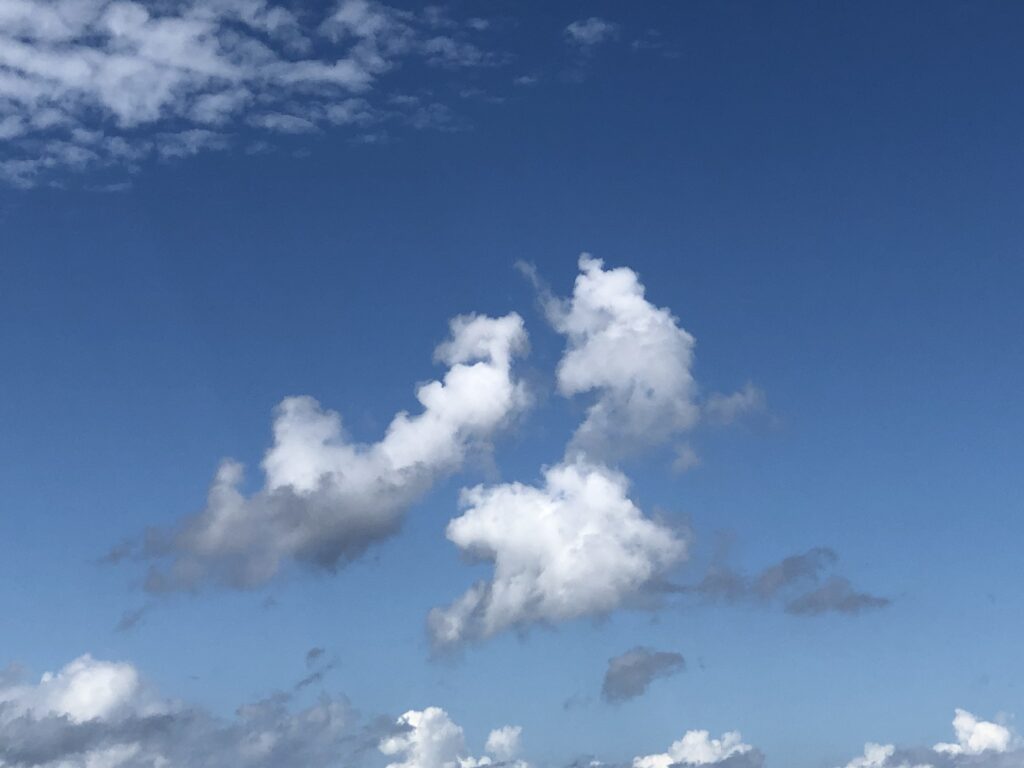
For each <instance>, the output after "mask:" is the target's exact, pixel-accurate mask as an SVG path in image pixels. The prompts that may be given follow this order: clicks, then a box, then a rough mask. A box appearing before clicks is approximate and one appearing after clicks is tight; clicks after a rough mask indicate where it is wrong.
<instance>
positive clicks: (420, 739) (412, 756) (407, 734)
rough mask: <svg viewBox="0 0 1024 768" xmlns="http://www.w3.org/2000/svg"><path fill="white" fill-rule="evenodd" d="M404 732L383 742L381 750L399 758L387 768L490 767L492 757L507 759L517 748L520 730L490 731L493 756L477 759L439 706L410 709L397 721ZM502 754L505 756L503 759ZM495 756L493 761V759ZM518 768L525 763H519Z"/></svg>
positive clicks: (489, 746) (490, 750) (522, 767)
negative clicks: (510, 749) (470, 754)
mask: <svg viewBox="0 0 1024 768" xmlns="http://www.w3.org/2000/svg"><path fill="white" fill-rule="evenodd" d="M397 726H398V728H400V729H401V732H399V733H396V734H394V735H392V736H389V737H387V738H385V739H383V740H382V741H381V742H380V745H379V749H380V751H381V752H382V753H383V754H384V755H387V756H388V757H391V758H396V759H395V761H394V762H391V763H388V765H387V768H477V767H478V766H483V765H491V764H492V763H493V758H498V759H507V757H508V756H510V755H511V753H509V752H508V749H509V747H511V748H512V751H513V752H514V751H515V749H516V748H518V743H519V735H520V732H521V731H522V729H521V728H519V727H518V726H517V727H512V726H505V727H503V728H500V729H498V730H494V731H491V734H490V737H489V738H488V739H487V751H488V752H490V753H491V755H485V756H483V757H479V758H475V757H471V756H469V755H467V754H466V743H465V738H464V736H463V732H462V727H461V726H459V725H456V724H455V723H454V722H452V720H451V718H450V717H449V716H448V713H447V712H445V711H444V710H443V709H441V708H440V707H427V708H426V709H423V710H415V709H414V710H410V711H408V712H406V713H405V714H404V715H402V716H401V717H399V718H398V722H397ZM502 755H506V756H505V757H502ZM492 756H493V758H492ZM517 765H518V766H519V768H526V764H525V763H522V762H519V763H518V764H517Z"/></svg>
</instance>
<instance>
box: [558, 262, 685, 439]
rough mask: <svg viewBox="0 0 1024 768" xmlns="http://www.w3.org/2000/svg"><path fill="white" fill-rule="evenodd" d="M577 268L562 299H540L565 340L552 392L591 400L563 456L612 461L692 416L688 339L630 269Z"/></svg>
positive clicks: (593, 264) (665, 436)
mask: <svg viewBox="0 0 1024 768" xmlns="http://www.w3.org/2000/svg"><path fill="white" fill-rule="evenodd" d="M579 268H580V274H579V276H578V277H577V278H576V284H575V287H574V289H573V295H572V297H571V298H570V299H565V300H559V299H555V298H551V297H542V298H544V303H545V306H546V308H547V314H548V318H549V320H550V321H551V323H552V325H553V326H554V327H555V329H556V330H558V331H559V332H560V333H562V334H564V335H565V336H566V338H567V345H566V349H565V353H564V354H563V356H562V359H561V361H560V362H559V364H558V373H557V377H558V389H559V391H560V392H561V393H562V394H563V395H565V396H567V397H570V396H573V395H579V394H585V393H594V395H595V399H594V402H593V404H592V405H591V406H590V408H589V409H588V411H587V416H586V419H585V420H584V422H583V423H582V424H581V425H580V427H579V429H578V430H577V431H576V434H575V435H574V436H573V438H572V441H571V443H570V446H569V453H574V452H585V453H587V454H588V455H590V456H604V457H615V456H618V455H621V454H622V453H624V452H628V451H629V450H632V449H635V448H637V447H641V446H649V445H652V444H658V443H660V442H662V441H664V440H666V439H668V438H670V437H671V436H672V435H674V434H676V433H678V432H681V431H684V430H687V429H690V428H691V427H693V426H694V424H696V422H697V420H698V418H699V416H700V408H699V406H698V405H697V403H696V399H695V398H696V394H697V387H696V383H695V381H694V377H693V373H692V366H693V347H694V343H695V342H694V338H693V336H691V335H690V334H689V333H687V332H686V331H685V330H684V329H683V328H681V327H680V325H679V321H678V319H677V318H676V317H675V316H674V315H673V314H672V313H671V312H670V311H669V310H668V309H666V308H659V307H656V306H654V305H653V304H651V303H650V302H649V301H647V299H646V298H645V297H644V286H643V284H642V283H641V282H640V280H639V277H638V276H637V274H636V272H634V271H633V270H632V269H629V268H626V267H620V268H618V269H609V270H605V269H604V264H603V262H602V261H601V260H600V259H595V258H593V257H591V256H590V255H589V254H583V255H581V256H580V259H579Z"/></svg>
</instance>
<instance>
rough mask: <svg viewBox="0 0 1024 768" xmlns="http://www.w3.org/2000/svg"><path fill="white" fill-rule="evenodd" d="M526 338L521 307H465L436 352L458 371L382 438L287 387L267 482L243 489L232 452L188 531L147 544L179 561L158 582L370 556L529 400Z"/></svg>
mask: <svg viewBox="0 0 1024 768" xmlns="http://www.w3.org/2000/svg"><path fill="white" fill-rule="evenodd" d="M526 346H527V337H526V331H525V330H524V328H523V321H522V319H521V318H520V317H519V315H516V314H510V315H506V316H505V317H501V318H490V317H484V316H478V315H471V316H461V317H457V318H455V319H454V320H452V322H451V337H450V339H449V340H448V341H447V342H445V343H443V344H441V345H440V346H439V347H438V348H437V350H436V353H435V357H436V358H437V360H438V361H440V362H443V363H445V364H447V365H448V366H449V368H448V371H447V373H446V374H445V376H444V378H443V379H442V380H440V381H431V382H428V383H426V384H423V385H422V386H420V387H419V388H418V390H417V393H416V397H417V399H418V400H419V402H420V404H421V406H422V408H423V410H422V411H421V412H420V413H419V414H417V415H410V414H408V413H406V412H404V411H403V412H401V413H398V414H397V415H396V416H395V417H394V419H393V420H392V422H391V424H390V426H389V427H388V429H387V432H386V433H385V435H384V437H383V438H382V439H381V440H380V441H379V442H376V443H373V444H370V445H364V444H358V443H354V442H351V441H350V440H348V439H347V438H346V437H345V435H344V433H343V431H342V423H341V417H340V416H339V415H338V414H337V413H335V412H333V411H325V410H324V409H323V408H321V406H320V404H319V403H317V402H316V401H315V400H314V399H313V398H311V397H289V398H286V399H285V400H283V401H282V402H281V404H280V405H279V406H278V408H277V414H276V417H275V421H274V445H273V447H271V449H270V450H269V451H268V452H267V454H266V456H265V457H264V460H263V472H264V475H265V482H264V487H263V489H262V490H260V491H259V492H257V493H255V494H253V495H251V496H246V495H245V494H243V493H242V491H241V490H240V489H239V486H240V484H241V482H242V475H243V470H242V467H241V465H239V464H237V463H236V462H232V461H226V462H224V463H223V464H222V466H221V468H220V469H219V470H218V472H217V476H216V478H215V480H214V483H213V485H212V487H211V489H210V492H209V496H208V499H207V505H206V508H205V509H204V510H203V511H202V512H201V513H200V514H199V515H197V516H195V517H193V518H190V519H188V520H186V521H185V522H184V523H183V524H182V525H181V526H180V527H179V529H178V530H177V531H174V532H172V533H171V534H169V535H164V536H151V538H150V541H149V542H148V544H147V553H148V554H149V555H150V556H152V557H155V558H160V559H163V558H169V560H170V562H169V564H168V565H167V567H166V568H162V567H160V568H157V569H155V570H154V571H153V572H152V573H151V576H150V579H149V582H148V588H150V589H152V590H156V591H161V590H168V589H191V588H195V587H198V586H201V585H203V584H206V583H209V582H214V583H221V584H226V585H230V586H234V587H243V588H244V587H252V586H256V585H259V584H262V583H264V582H266V581H268V580H269V579H271V578H272V577H273V576H274V575H275V574H276V573H277V572H278V570H279V568H280V567H281V564H282V562H283V561H286V560H297V561H301V562H304V563H309V564H314V565H318V566H321V567H325V568H331V569H333V568H336V567H337V566H339V565H340V564H343V563H344V562H345V561H347V560H350V559H352V558H354V557H356V556H358V555H359V554H361V553H362V552H363V551H364V550H365V548H366V547H367V546H369V544H371V543H372V542H374V541H377V540H379V539H381V538H384V537H386V536H388V535H389V534H391V533H392V532H394V530H395V529H396V528H397V526H398V525H399V523H400V521H401V517H402V514H403V512H404V511H405V509H406V508H407V507H408V506H409V505H410V504H412V503H413V502H414V501H415V500H416V499H417V498H419V497H420V496H421V495H422V494H423V493H425V492H426V491H427V490H428V489H429V488H430V486H431V485H432V484H433V483H434V481H435V480H436V479H437V478H438V477H440V476H442V475H444V474H446V473H449V472H451V471H453V470H456V469H458V468H459V466H460V465H461V464H462V462H463V460H464V459H465V456H466V454H467V452H468V451H469V450H470V449H471V448H474V447H476V446H480V445H481V444H482V443H484V442H486V441H487V440H488V438H490V437H491V436H492V435H493V433H494V432H495V431H496V430H498V429H499V428H501V427H502V426H504V425H506V424H507V422H508V421H509V419H510V417H511V416H512V415H513V414H514V413H515V412H516V411H518V410H520V409H521V408H523V407H524V406H525V405H526V403H527V397H526V392H525V389H524V387H523V385H522V384H521V383H520V382H518V381H517V380H516V379H515V378H514V377H513V375H512V363H513V359H514V358H515V357H516V356H517V355H519V354H521V353H523V352H524V351H525V349H526Z"/></svg>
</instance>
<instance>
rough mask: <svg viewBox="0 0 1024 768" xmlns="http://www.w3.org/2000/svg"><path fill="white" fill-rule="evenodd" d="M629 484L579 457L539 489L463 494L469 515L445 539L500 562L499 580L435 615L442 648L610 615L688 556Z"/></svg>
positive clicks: (504, 487) (480, 489)
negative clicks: (635, 501) (634, 499)
mask: <svg viewBox="0 0 1024 768" xmlns="http://www.w3.org/2000/svg"><path fill="white" fill-rule="evenodd" d="M628 486H629V484H628V481H627V479H626V477H625V475H623V474H621V473H619V472H616V471H614V470H611V469H609V468H607V467H605V466H602V465H597V464H589V463H587V462H585V461H583V460H578V461H572V462H566V463H562V464H558V465H556V466H554V467H550V468H548V469H547V470H545V472H544V483H543V485H541V486H530V485H524V484H522V483H505V484H501V485H494V486H483V485H481V486H477V487H475V488H470V489H468V490H464V491H463V493H462V506H463V507H464V508H465V512H463V514H462V515H461V516H460V517H457V518H455V519H454V520H452V521H451V522H450V523H449V524H448V528H447V536H448V538H449V540H451V541H452V542H453V543H454V544H455V545H456V546H457V547H459V549H461V550H462V551H463V552H465V553H466V554H467V555H469V556H470V557H472V558H475V559H478V560H483V561H489V562H493V563H494V574H493V576H492V578H491V579H490V580H489V581H482V582H478V583H477V584H476V585H474V586H473V587H472V588H471V589H470V590H468V591H467V592H466V593H465V594H464V595H463V596H462V597H460V598H459V599H458V600H456V601H455V602H454V603H452V604H451V605H450V606H448V607H446V608H435V609H434V610H432V611H431V612H430V616H429V618H428V627H429V630H430V634H431V636H432V638H433V641H434V643H435V644H436V645H438V646H446V645H453V644H456V643H459V642H462V641H465V640H468V639H475V638H484V637H489V636H491V635H493V634H495V633H497V632H500V631H502V630H504V629H508V628H510V627H522V626H526V625H529V624H531V623H535V622H557V621H563V620H566V619H573V618H577V617H581V616H596V615H601V614H605V613H608V612H609V611H612V610H614V609H616V608H618V607H619V606H620V605H622V604H623V603H624V602H626V601H627V600H629V599H630V598H632V597H634V596H636V595H637V594H638V593H639V592H641V590H643V589H644V588H645V587H646V586H647V585H649V584H650V583H651V581H652V580H653V579H655V578H656V577H657V576H658V575H659V574H661V573H662V572H663V571H664V570H665V569H666V568H668V567H669V566H671V565H673V564H675V563H676V562H678V561H679V560H681V559H682V558H683V557H684V556H685V555H686V541H685V540H684V539H683V538H682V537H681V536H680V535H679V534H678V533H677V532H675V531H673V530H672V529H671V528H669V527H667V526H665V525H662V524H660V523H657V522H654V521H653V520H650V519H648V518H647V517H645V516H644V514H643V513H642V512H641V511H640V509H639V508H637V506H636V505H635V504H633V502H632V501H631V500H630V499H629V497H628Z"/></svg>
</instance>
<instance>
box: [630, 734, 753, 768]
mask: <svg viewBox="0 0 1024 768" xmlns="http://www.w3.org/2000/svg"><path fill="white" fill-rule="evenodd" d="M763 762H764V759H763V757H762V755H761V753H760V752H759V751H757V750H756V749H754V748H753V747H752V746H750V745H749V744H744V743H743V737H742V736H741V735H740V733H739V731H729V732H728V733H723V734H722V735H721V736H720V737H719V738H717V739H715V738H712V737H711V734H710V733H709V732H708V731H687V732H686V733H685V734H684V735H683V738H681V739H680V740H679V741H676V742H673V743H672V746H670V747H669V748H668V751H666V752H663V753H660V754H655V755H644V756H642V757H635V758H633V768H669V766H672V765H717V766H730V768H759V767H760V766H761V765H762V763H763Z"/></svg>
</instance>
